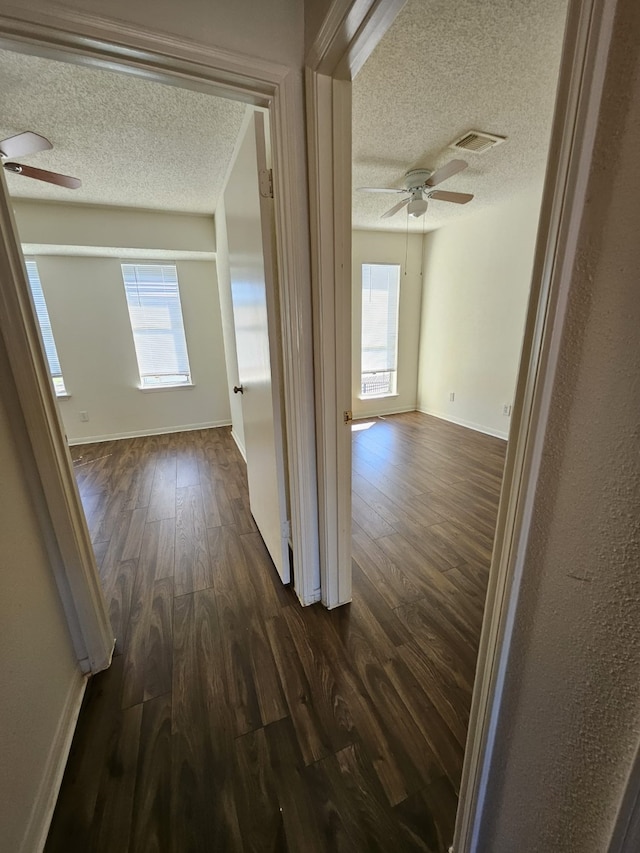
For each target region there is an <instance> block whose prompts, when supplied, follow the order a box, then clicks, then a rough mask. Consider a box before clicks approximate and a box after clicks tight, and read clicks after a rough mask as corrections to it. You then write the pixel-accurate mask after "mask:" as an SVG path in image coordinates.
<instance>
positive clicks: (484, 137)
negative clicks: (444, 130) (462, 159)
mask: <svg viewBox="0 0 640 853" xmlns="http://www.w3.org/2000/svg"><path fill="white" fill-rule="evenodd" d="M506 138H507V137H506V136H496V135H495V134H494V133H484V132H483V131H482V130H470V131H468V133H465V134H464V135H463V136H461V137H460V138H459V139H456V141H455V142H452V143H451V145H450V146H449V147H450V148H457V149H460V148H462V150H463V151H472V152H473V153H474V154H484V152H485V151H488V150H489V149H490V148H494V147H495V146H496V145H500V143H501V142H504V141H505V139H506Z"/></svg>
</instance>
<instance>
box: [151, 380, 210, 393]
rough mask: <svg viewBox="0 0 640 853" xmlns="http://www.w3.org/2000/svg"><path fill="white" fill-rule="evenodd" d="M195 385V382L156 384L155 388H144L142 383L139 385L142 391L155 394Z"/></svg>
mask: <svg viewBox="0 0 640 853" xmlns="http://www.w3.org/2000/svg"><path fill="white" fill-rule="evenodd" d="M195 387H196V384H195V382H188V383H182V384H181V385H156V386H155V387H153V388H146V387H145V388H143V387H142V385H138V391H142V393H143V394H155V393H157V392H158V391H178V390H179V389H180V388H195Z"/></svg>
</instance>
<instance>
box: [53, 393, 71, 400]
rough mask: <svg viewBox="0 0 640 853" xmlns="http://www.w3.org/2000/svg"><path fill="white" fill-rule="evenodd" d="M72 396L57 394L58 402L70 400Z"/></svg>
mask: <svg viewBox="0 0 640 853" xmlns="http://www.w3.org/2000/svg"><path fill="white" fill-rule="evenodd" d="M70 399H71V394H56V400H70Z"/></svg>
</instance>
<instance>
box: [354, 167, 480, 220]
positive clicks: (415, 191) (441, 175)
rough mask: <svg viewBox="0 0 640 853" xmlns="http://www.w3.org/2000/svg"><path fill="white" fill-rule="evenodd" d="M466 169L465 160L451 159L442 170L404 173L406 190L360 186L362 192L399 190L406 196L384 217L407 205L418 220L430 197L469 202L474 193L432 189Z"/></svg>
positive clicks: (391, 191)
mask: <svg viewBox="0 0 640 853" xmlns="http://www.w3.org/2000/svg"><path fill="white" fill-rule="evenodd" d="M466 168H467V163H466V162H465V161H464V160H450V161H449V162H448V163H446V164H445V165H444V166H442V167H441V168H440V169H437V170H436V171H435V172H431V171H430V170H429V169H411V170H410V171H409V172H407V174H406V175H405V176H404V189H389V188H388V187H384V188H383V187H359V188H358V189H359V190H360V192H367V193H400V194H401V195H407V198H405V199H403V200H402V201H400V202H398V204H394V206H393V207H392V208H391V210H387V212H386V213H383V214H382V217H381V218H382V219H389V218H390V217H391V216H395V214H396V213H398V212H399V211H400V210H402V209H403V208H404V207H406V208H407V212H408V214H409V216H412V217H413V218H414V219H419V218H420V217H421V216H424V214H425V213H426V212H427V208H428V204H427V199H434V200H435V201H446V202H450V203H452V204H467V202H470V201H471V199H472V198H473V195H471V193H458V192H448V191H447V190H435V191H432V187H436V186H438V184H441V183H442V182H443V181H446V180H447V178H451V177H453V175H457V174H458V172H462V171H463V170H464V169H466Z"/></svg>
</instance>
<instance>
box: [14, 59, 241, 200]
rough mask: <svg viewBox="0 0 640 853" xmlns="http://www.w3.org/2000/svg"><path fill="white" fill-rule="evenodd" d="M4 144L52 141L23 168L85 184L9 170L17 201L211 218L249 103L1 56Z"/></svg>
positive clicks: (25, 160)
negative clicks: (28, 137)
mask: <svg viewBox="0 0 640 853" xmlns="http://www.w3.org/2000/svg"><path fill="white" fill-rule="evenodd" d="M0 81H1V87H0V139H4V138H6V137H7V136H12V135H13V134H16V133H20V132H21V131H23V130H34V131H36V132H37V133H40V134H42V135H43V136H46V137H47V138H48V139H49V140H50V141H51V142H52V143H53V150H52V151H41V152H39V153H37V154H32V155H30V156H28V157H25V158H20V162H23V163H25V164H28V165H30V166H36V167H39V168H43V169H50V170H52V171H55V172H62V173H63V174H67V175H74V176H76V177H79V178H81V179H82V187H81V188H80V189H78V190H67V189H63V188H61V187H55V186H53V185H51V184H44V183H42V182H40V181H35V180H32V179H29V178H25V177H20V176H17V175H12V174H10V173H8V172H6V171H5V176H6V178H7V183H8V185H9V191H10V193H11V194H12V195H13V196H20V197H23V198H45V199H53V200H59V201H67V202H68V201H73V202H85V203H91V204H115V205H121V206H131V207H140V208H150V209H154V210H173V211H181V212H186V213H213V211H214V210H215V206H216V203H217V200H218V195H219V193H220V192H221V191H222V182H223V180H224V178H225V175H226V171H227V167H228V165H229V161H230V159H231V155H232V153H233V149H234V145H235V142H236V138H237V135H238V131H239V129H240V125H241V123H242V118H243V116H244V113H245V109H246V107H245V105H244V104H239V103H235V102H234V101H229V100H225V99H223V98H216V97H213V96H211V95H205V94H201V93H198V92H192V91H189V90H186V89H180V88H177V87H173V86H166V85H162V84H159V83H149V82H147V81H144V80H140V79H138V78H136V77H132V76H130V75H126V74H116V73H113V72H109V71H102V70H97V69H91V68H83V67H80V66H78V65H68V64H66V63H63V62H55V61H52V60H49V59H41V58H39V57H35V56H25V55H22V54H18V53H13V52H10V51H0Z"/></svg>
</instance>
